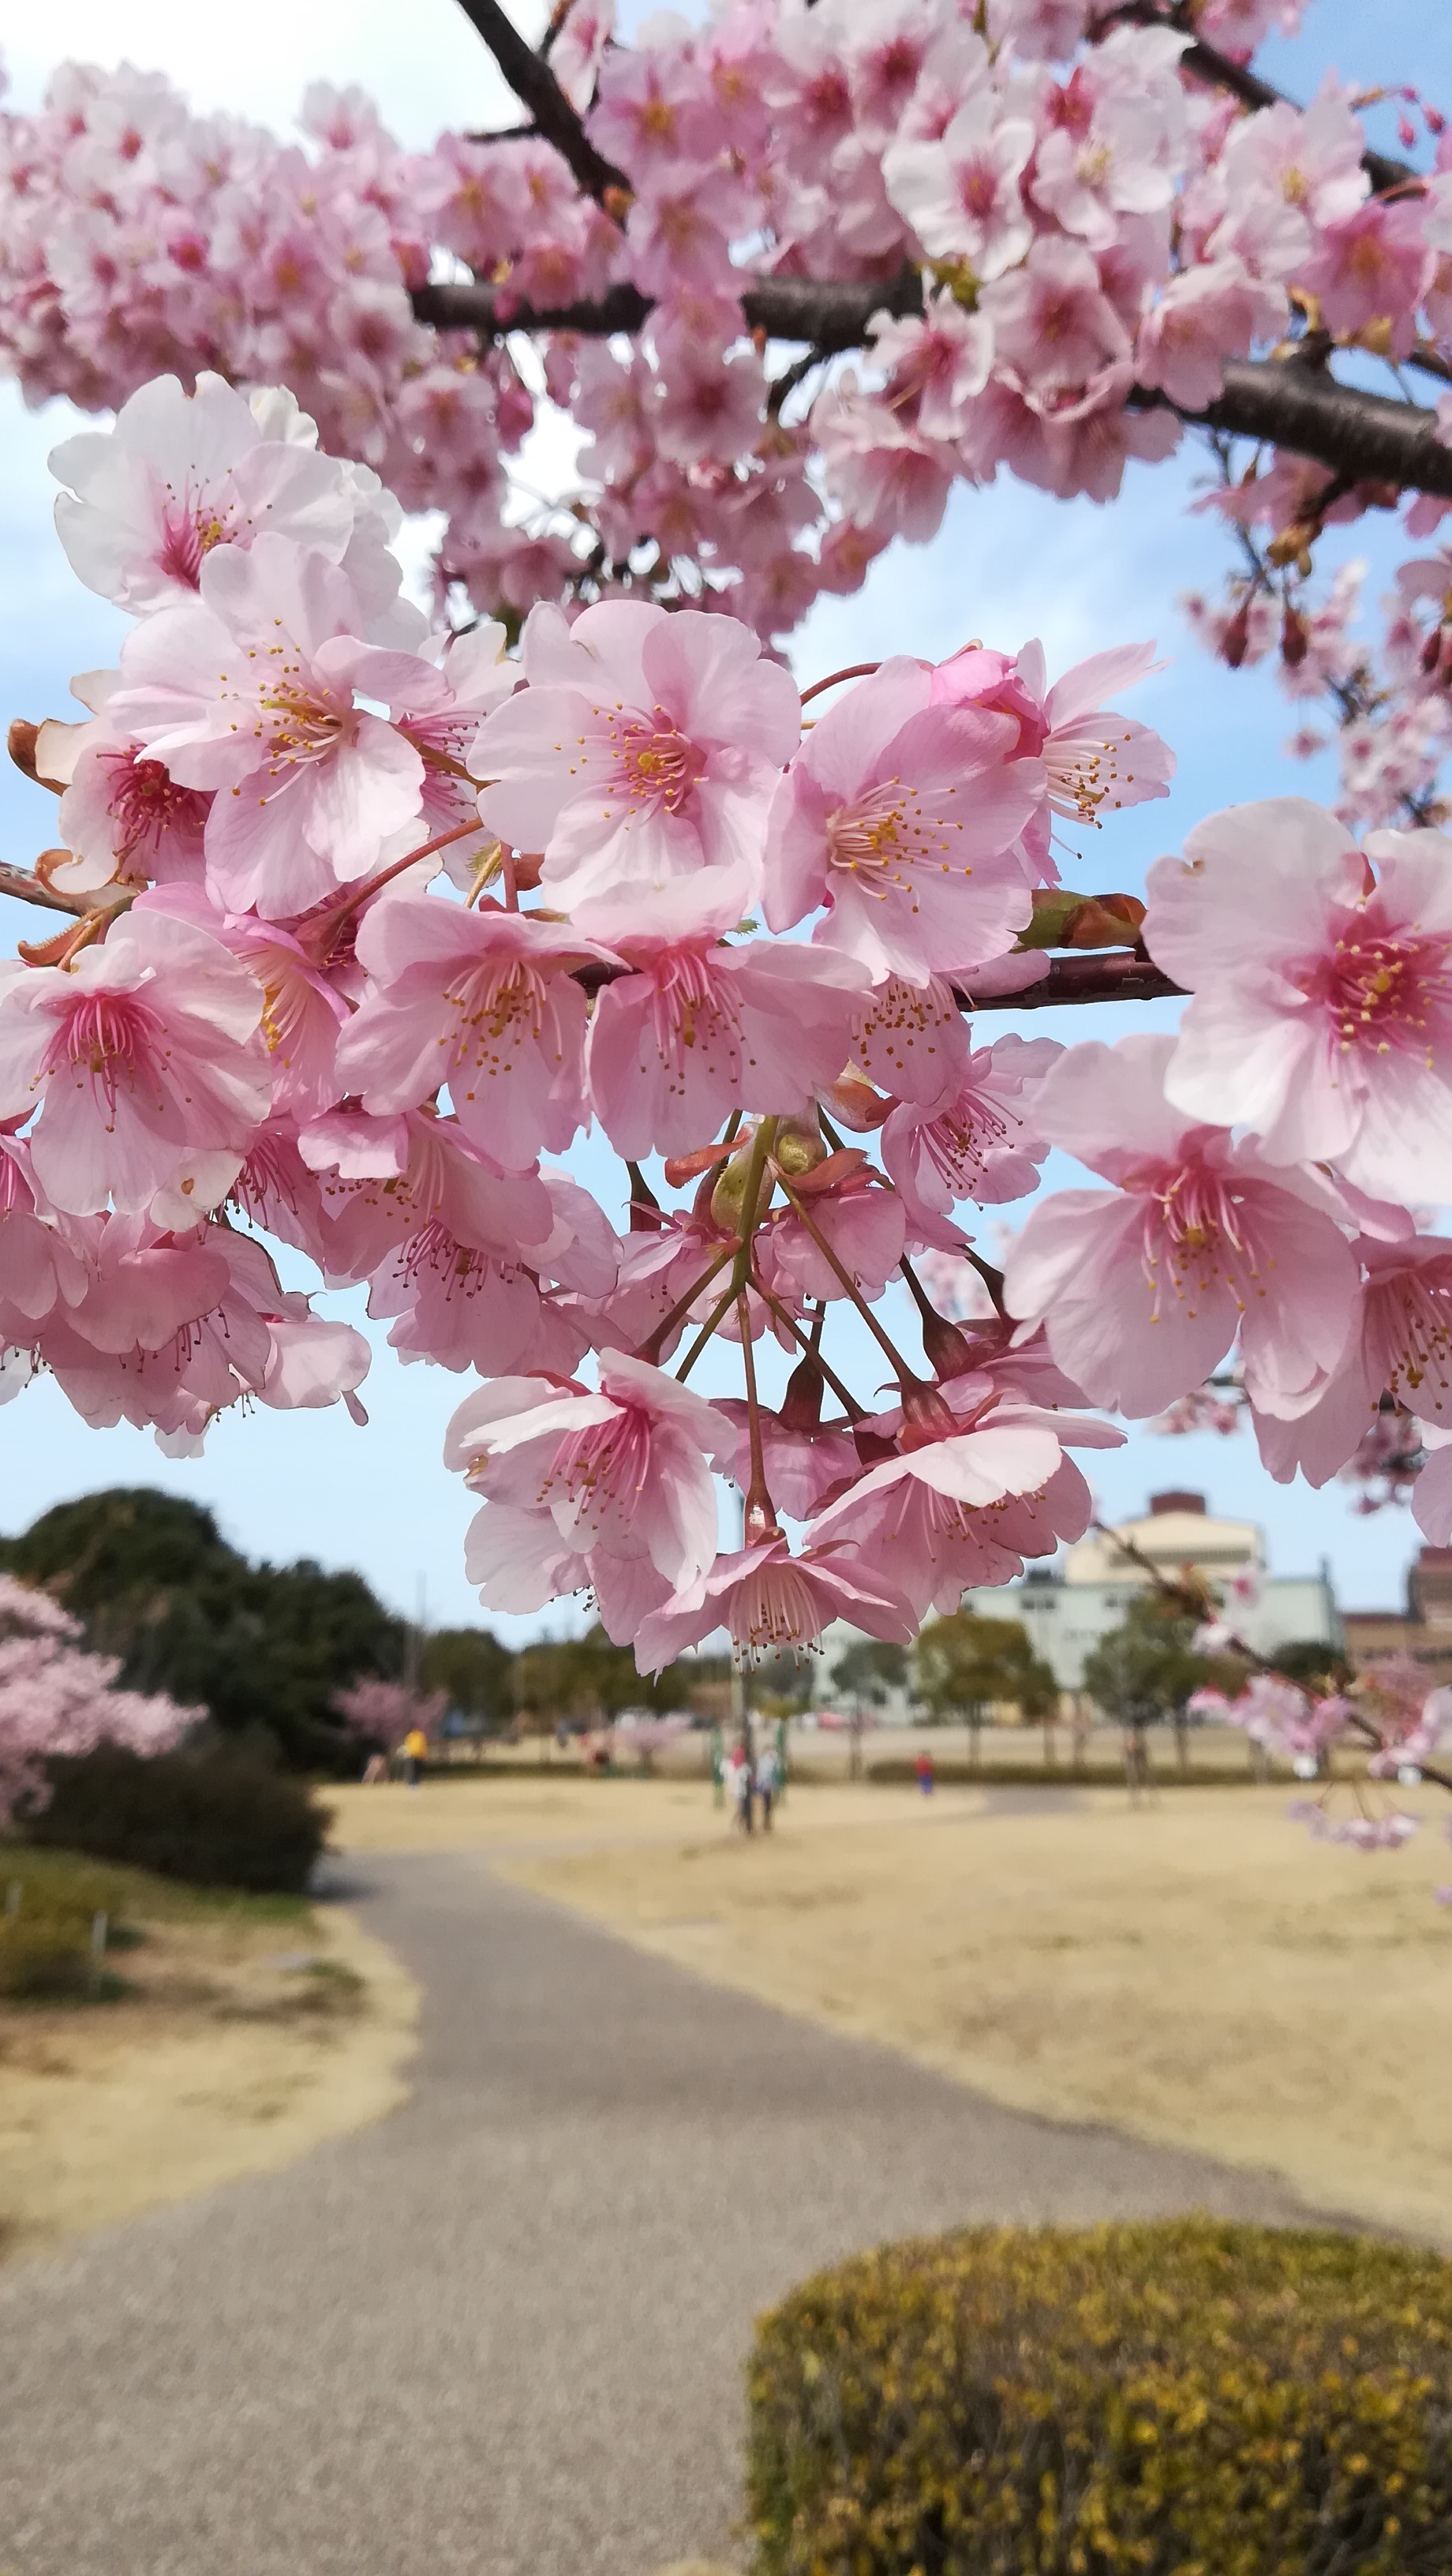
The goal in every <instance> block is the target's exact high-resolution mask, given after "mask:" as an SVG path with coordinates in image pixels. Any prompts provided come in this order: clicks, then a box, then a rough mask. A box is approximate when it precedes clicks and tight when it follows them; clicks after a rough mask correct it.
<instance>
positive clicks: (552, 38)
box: [539, 0, 575, 63]
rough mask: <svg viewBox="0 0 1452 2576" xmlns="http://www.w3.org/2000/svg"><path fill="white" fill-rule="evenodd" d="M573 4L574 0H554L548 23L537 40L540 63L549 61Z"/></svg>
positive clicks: (562, 32) (563, 30)
mask: <svg viewBox="0 0 1452 2576" xmlns="http://www.w3.org/2000/svg"><path fill="white" fill-rule="evenodd" d="M574 5H575V0H555V5H554V7H553V9H552V10H551V11H550V22H549V25H548V26H547V27H546V29H545V31H544V34H543V35H542V36H541V38H540V40H539V58H540V61H541V62H542V63H547V62H548V61H549V58H550V56H551V54H552V53H553V52H554V49H555V47H556V45H557V44H558V42H559V40H560V38H561V36H562V35H563V34H564V32H565V22H566V20H567V19H568V17H569V14H570V11H571V10H572V9H573V7H574Z"/></svg>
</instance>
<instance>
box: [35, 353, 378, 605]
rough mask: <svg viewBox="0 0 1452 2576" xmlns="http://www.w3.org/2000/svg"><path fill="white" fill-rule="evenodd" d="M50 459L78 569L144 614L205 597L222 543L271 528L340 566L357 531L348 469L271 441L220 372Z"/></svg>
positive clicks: (127, 406) (67, 444)
mask: <svg viewBox="0 0 1452 2576" xmlns="http://www.w3.org/2000/svg"><path fill="white" fill-rule="evenodd" d="M50 462H51V471H52V473H53V474H54V475H55V476H56V479H57V481H58V482H60V483H62V484H63V485H68V486H69V489H68V490H64V491H62V493H61V496H60V498H59V500H58V501H57V503H56V526H57V528H58V529H59V531H60V539H61V543H62V545H63V546H64V547H65V549H66V553H67V554H68V556H69V557H70V560H71V563H72V565H73V567H74V569H75V570H76V572H77V573H78V574H79V575H80V577H81V579H82V581H84V582H85V583H87V585H88V586H89V587H90V588H91V589H92V590H99V591H100V592H101V594H102V596H103V597H104V598H106V599H112V600H114V601H115V602H116V604H117V606H118V607H120V608H127V609H131V610H132V611H140V610H146V609H151V608H157V607H160V606H162V605H163V604H164V603H165V602H167V601H169V600H175V599H180V598H185V597H187V596H189V595H190V594H192V593H194V592H195V591H196V589H197V587H198V583H199V578H200V574H201V568H202V563H203V561H204V559H205V557H206V556H207V555H209V554H210V553H211V551H212V548H213V547H214V546H219V545H220V546H226V545H233V546H242V547H246V546H249V545H251V544H253V543H255V541H256V539H257V537H258V536H259V535H260V534H261V533H262V532H263V530H264V529H269V530H271V531H272V532H273V533H274V534H275V535H278V536H282V537H291V538H293V539H295V540H296V541H297V542H298V543H299V544H301V545H306V546H312V547H315V548H317V549H318V550H319V551H320V552H321V553H323V554H326V555H327V556H328V558H329V560H330V561H331V562H334V563H338V562H341V561H342V558H343V556H344V554H345V552H346V550H347V548H348V545H349V542H350V540H351V539H352V537H353V534H354V528H355V522H356V518H357V509H356V505H355V503H354V500H353V498H352V496H351V495H350V493H349V491H348V488H347V477H346V469H345V468H342V467H340V466H339V465H337V464H335V463H334V462H333V460H332V459H331V458H330V457H326V456H322V455H320V454H319V453H318V451H317V449H316V448H311V447H306V446H301V445H298V444H295V443H293V442H291V441H287V440H278V439H269V438H267V437H265V436H264V434H263V431H262V430H261V429H260V428H259V426H258V423H257V421H256V420H255V419H254V417H253V415H252V412H251V410H250V409H249V407H248V405H247V403H246V402H245V401H244V399H243V397H242V396H241V395H240V394H238V393H234V392H233V390H232V387H231V386H230V385H229V384H227V383H225V382H224V380H223V378H222V377H221V376H217V375H210V374H205V373H204V374H202V375H200V376H199V377H198V379H197V388H196V392H195V394H194V395H188V394H186V393H184V392H183V390H182V387H181V386H180V384H178V382H177V380H176V378H175V376H158V377H156V378H155V379H154V380H153V381H152V382H151V383H150V384H147V385H143V386H141V387H140V388H139V390H138V391H137V392H136V393H134V394H133V395H132V396H131V397H130V400H129V401H128V402H125V403H123V404H122V406H121V409H120V411H119V412H118V414H117V416H116V425H115V427H114V429H112V430H109V431H97V430H85V431H82V432H81V433H80V435H79V436H77V437H74V438H68V439H66V440H65V441H64V442H63V444H62V445H61V446H59V447H57V448H56V449H55V450H54V451H53V452H52V455H51V460H50ZM380 551H381V549H380ZM385 560H386V558H385ZM395 586H396V585H395Z"/></svg>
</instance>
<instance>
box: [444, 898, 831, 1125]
mask: <svg viewBox="0 0 1452 2576" xmlns="http://www.w3.org/2000/svg"><path fill="white" fill-rule="evenodd" d="M431 908H432V907H431ZM622 947H623V949H624V952H625V956H626V960H627V963H628V964H629V965H630V966H631V967H632V968H633V969H634V971H633V972H632V973H631V974H629V975H626V976H623V977H622V978H621V979H620V980H619V981H618V982H616V983H613V984H607V985H606V986H605V988H604V990H603V991H602V992H601V993H600V995H599V997H598V999H597V1001H596V1004H595V1014H594V1019H593V1022H592V1025H591V1029H590V1049H589V1085H590V1101H591V1106H592V1107H593V1109H594V1111H595V1114H596V1116H597V1117H598V1119H599V1121H600V1124H601V1126H602V1127H603V1128H604V1130H605V1132H606V1134H607V1136H608V1137H609V1138H610V1141H611V1143H612V1144H613V1145H614V1147H615V1150H616V1152H617V1153H619V1154H624V1155H631V1156H637V1157H638V1156H640V1155H642V1154H648V1153H652V1152H654V1153H663V1154H679V1153H685V1152H688V1151H689V1150H690V1149H691V1148H692V1147H693V1146H696V1145H699V1144H701V1143H702V1142H704V1141H707V1140H709V1139H710V1138H711V1137H712V1136H714V1135H715V1133H716V1131H717V1129H718V1128H719V1127H720V1125H721V1123H722V1121H723V1120H724V1119H725V1118H726V1117H728V1116H729V1114H730V1112H731V1110H732V1109H733V1108H735V1107H736V1106H738V1105H739V1106H741V1107H742V1108H744V1109H747V1110H762V1111H766V1110H771V1111H785V1112H786V1113H788V1114H789V1115H796V1114H799V1113H801V1112H803V1111H805V1110H807V1109H808V1108H810V1106H811V1104H812V1100H813V1096H814V1094H815V1093H817V1092H819V1091H825V1090H827V1089H828V1088H829V1087H830V1085H831V1084H832V1083H833V1082H834V1081H835V1080H836V1077H837V1075H838V1074H839V1073H840V1072H841V1070H842V1068H843V1066H844V1065H845V1063H846V1061H847V1053H848V1049H849V1047H850V1044H851V1038H852V1027H853V1022H854V1020H855V1019H856V1017H857V1015H858V1012H859V1010H860V1008H861V1002H862V992H863V983H864V980H865V979H864V977H863V975H862V971H861V969H860V968H859V967H858V966H857V965H856V964H855V962H854V961H853V960H852V959H850V958H846V957H838V956H834V955H833V954H832V953H831V952H830V951H826V950H817V951H812V950H808V951H806V952H803V951H802V950H801V949H800V948H798V949H787V948H776V947H773V946H771V945H770V944H769V943H768V942H767V941H766V940H761V939H758V940H749V941H747V942H745V943H744V944H743V945H742V946H740V947H734V948H733V947H729V946H726V945H724V944H719V943H718V944H715V945H712V946H707V945H706V944H705V943H704V942H697V943H694V944H692V945H691V946H689V947H686V946H679V945H664V944H662V945H660V946H658V947H656V946H652V945H651V944H650V943H647V942H645V941H643V940H632V941H624V942H622Z"/></svg>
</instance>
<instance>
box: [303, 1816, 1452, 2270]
mask: <svg viewBox="0 0 1452 2576" xmlns="http://www.w3.org/2000/svg"><path fill="white" fill-rule="evenodd" d="M1286 1803H1287V1801H1286V1796H1285V1792H1284V1790H1283V1789H1271V1790H1264V1791H1260V1790H1253V1789H1245V1790H1240V1789H1227V1790H1215V1791H1206V1792H1202V1793H1195V1792H1182V1793H1179V1794H1175V1793H1172V1792H1171V1793H1166V1794H1165V1795H1163V1796H1162V1797H1160V1798H1159V1799H1157V1800H1156V1801H1155V1802H1154V1803H1152V1804H1149V1805H1144V1806H1141V1807H1139V1808H1136V1809H1130V1808H1129V1807H1128V1805H1127V1803H1126V1801H1125V1799H1124V1797H1123V1796H1122V1795H1121V1794H1120V1793H1118V1792H1113V1791H1092V1792H1087V1793H1080V1794H1079V1795H1078V1796H1077V1797H1075V1798H1073V1799H1072V1800H1069V1799H1065V1800H1064V1801H1063V1802H1062V1803H1060V1802H1059V1801H1058V1800H1056V1802H1055V1804H1054V1805H1053V1806H1052V1807H1051V1806H1050V1805H1049V1804H1048V1803H1047V1801H1046V1799H1045V1798H1044V1797H1043V1795H1042V1794H1041V1793H1036V1792H1032V1791H1027V1792H1022V1793H1020V1794H1019V1795H1018V1796H1017V1797H1015V1796H1014V1795H1013V1794H1012V1793H998V1794H997V1795H996V1796H995V1795H993V1794H992V1793H990V1794H989V1795H987V1796H985V1795H984V1794H982V1793H979V1792H976V1791H962V1792H950V1793H939V1795H938V1796H937V1797H936V1798H935V1799H933V1800H932V1801H926V1800H921V1799H917V1798H915V1797H914V1796H913V1794H912V1793H911V1792H903V1791H894V1790H888V1789H874V1788H870V1787H869V1788H866V1789H862V1788H850V1787H847V1786H843V1787H842V1788H840V1789H827V1788H814V1789H812V1790H810V1791H802V1792H799V1793H798V1794H797V1796H796V1797H794V1798H793V1799H792V1800H791V1801H790V1802H789V1804H788V1806H787V1808H786V1810H785V1811H784V1813H783V1815H782V1817H781V1818H780V1820H779V1830H778V1832H777V1833H776V1834H774V1835H773V1837H772V1838H771V1840H770V1841H769V1842H768V1841H766V1840H764V1839H762V1838H758V1839H757V1840H756V1841H755V1842H754V1843H746V1842H744V1841H742V1840H741V1839H740V1838H738V1837H733V1836H732V1835H730V1834H728V1832H727V1831H726V1830H725V1826H724V1822H723V1820H722V1818H721V1817H720V1816H719V1814H717V1813H715V1812H714V1811H713V1809H712V1806H711V1803H710V1793H709V1790H707V1789H704V1788H702V1787H699V1786H693V1785H691V1784H687V1783H674V1782H661V1783H649V1782H635V1781H629V1780H621V1781H575V1782H566V1781H564V1780H554V1781H549V1782H546V1783H542V1784H540V1785H539V1786H538V1787H536V1786H535V1785H534V1784H533V1783H530V1782H527V1781H521V1780H517V1779H515V1780H486V1781H480V1782H473V1781H470V1782H465V1781H441V1782H438V1783H434V1784H430V1785H429V1786H426V1787H425V1788H424V1789H423V1790H422V1791H420V1792H418V1793H417V1794H416V1795H410V1793H409V1792H407V1791H405V1790H401V1789H400V1790H394V1789H391V1788H390V1789H383V1790H376V1791H363V1790H360V1791H356V1792H345V1793H343V1795H342V1796H341V1797H339V1798H338V1800H337V1805H338V1809H339V1819H338V1828H337V1832H338V1839H339V1840H340V1841H341V1842H343V1843H345V1844H346V1845H349V1846H351V1847H352V1848H355V1849H360V1850H361V1849H371V1850H387V1849H391V1850H400V1851H415V1852H417V1851H423V1850H426V1849H429V1848H436V1849H449V1850H455V1851H459V1850H466V1849H470V1848H475V1849H483V1850H488V1851H490V1853H491V1855H492V1858H493V1865H494V1866H495V1867H496V1868H497V1869H498V1870H500V1871H501V1873H502V1874H503V1875H505V1876H507V1877H509V1878H511V1879H513V1880H515V1881H517V1882H518V1883H519V1884H521V1885H524V1886H528V1887H531V1888H535V1889H537V1890H539V1891H540V1892H541V1893H543V1894H545V1895H549V1896H552V1897H555V1898H558V1899H561V1900H563V1901H564V1902H565V1903H567V1904H569V1905H571V1906H574V1907H576V1908H578V1909H580V1910H581V1911H582V1912H584V1913H586V1914H589V1915H591V1916H593V1917H595V1918H597V1919H599V1920H601V1921H603V1922H606V1923H608V1924H610V1925H612V1926H613V1927H614V1928H615V1929H617V1930H618V1931H621V1932H623V1933H624V1934H626V1935H627V1936H628V1937H629V1938H630V1939H631V1940H633V1941H636V1942H638V1943H640V1944H641V1946H642V1947H644V1948H646V1949H648V1950H651V1951H654V1952H656V1953H657V1954H659V1955H660V1956H662V1957H665V1958H669V1959H672V1960H674V1961H676V1962H678V1963H679V1964H680V1965H682V1966H685V1967H689V1968H692V1969H694V1970H695V1971H696V1972H697V1973H698V1974H700V1975H703V1976H706V1977H708V1978H712V1979H715V1980H718V1981H720V1982H721V1983H723V1984H727V1985H733V1986H736V1987H739V1988H741V1989H742V1990H744V1991H746V1992H748V1993H750V1994H754V1995H757V1996H760V1997H762V1998H764V1999H765V2000H767V2001H770V2002H772V2003H776V2004H779V2005H781V2006H783V2007H785V2008H786V2009H788V2010H790V2011H794V2012H800V2013H806V2014H810V2015H812V2016H814V2017H816V2018H817V2019H819V2020H821V2021H824V2022H826V2023H829V2024H830V2025H832V2026H834V2027H836V2028H838V2029H840V2030H845V2031H851V2032H855V2033H858V2034H861V2035H865V2036H869V2037H872V2038H876V2039H879V2040H885V2041H888V2042H890V2043H891V2044H892V2045H894V2046H896V2047H898V2048H901V2049H904V2050H906V2051H908V2052H909V2053H910V2054H911V2055H912V2056H914V2057H916V2058H917V2059H919V2060H920V2061H921V2062H922V2063H924V2064H926V2065H928V2066H931V2067H934V2068H936V2069H938V2070H939V2071H940V2072H944V2073H947V2074H950V2075H952V2076H955V2077H957V2078H959V2079H960V2080H962V2081H964V2082H967V2083H971V2084H973V2085H976V2086H978V2087H980V2088H981V2089H982V2090H983V2091H985V2092H987V2093H989V2094H991V2095H993V2096H995V2097H996V2098H997V2099H998V2100H1000V2101H1002V2102H1005V2103H1009V2104H1012V2105H1014V2106H1015V2107H1017V2108H1020V2109H1025V2110H1032V2111H1039V2112H1043V2113H1047V2114H1050V2115H1052V2116H1056V2117H1061V2118H1068V2119H1071V2120H1072V2119H1077V2120H1083V2121H1092V2122H1101V2121H1102V2122H1105V2123H1107V2124H1110V2125H1112V2126H1114V2127H1116V2128H1119V2129H1122V2130H1126V2131H1129V2132H1130V2133H1132V2134H1134V2135H1137V2136H1139V2137H1142V2138H1147V2139H1152V2140H1157V2141H1162V2142H1166V2143H1172V2144H1177V2145H1185V2146H1193V2147H1195V2148H1197V2149H1199V2150H1200V2151H1201V2152H1203V2153H1206V2154H1211V2155H1215V2156H1220V2157H1223V2158H1225V2159H1226V2160H1227V2161H1229V2162H1232V2163H1237V2164H1240V2165H1243V2166H1256V2167H1261V2168H1263V2169H1264V2168H1269V2169H1271V2170H1272V2171H1275V2172H1277V2173H1279V2174H1281V2175H1283V2176H1285V2177H1286V2178H1287V2179H1288V2180H1289V2181H1290V2182H1291V2183H1292V2184H1294V2185H1295V2186H1296V2188H1298V2189H1299V2190H1300V2191H1302V2192H1303V2193H1305V2194H1306V2195H1307V2197H1308V2198H1309V2199H1311V2200H1312V2201H1314V2202H1316V2203H1318V2204H1319V2205H1321V2206H1322V2207H1324V2208H1327V2209H1329V2210H1335V2211H1344V2212H1350V2213H1356V2214H1358V2215H1360V2216H1362V2217H1364V2218H1367V2219H1372V2220H1376V2221H1379V2222H1381V2223H1383V2224H1388V2225H1391V2226H1395V2227H1405V2228H1407V2229H1410V2230H1413V2231H1415V2232H1417V2233H1418V2234H1420V2235H1425V2236H1430V2237H1433V2238H1436V2239H1438V2240H1440V2241H1445V2242H1452V1915H1449V1913H1448V1912H1446V1911H1444V1910H1443V1909H1442V1908H1441V1907H1439V1906H1438V1905H1436V1904H1435V1903H1434V1901H1433V1898H1432V1893H1431V1891H1432V1888H1433V1887H1434V1885H1436V1884H1437V1883H1438V1882H1439V1881H1440V1880H1442V1879H1443V1878H1444V1877H1446V1876H1448V1875H1452V1871H1449V1865H1448V1859H1447V1854H1446V1849H1445V1845H1444V1843H1443V1840H1442V1835H1441V1832H1440V1830H1439V1828H1440V1823H1441V1810H1440V1808H1439V1807H1438V1806H1437V1805H1436V1804H1435V1803H1434V1802H1433V1800H1432V1798H1431V1794H1430V1793H1426V1800H1425V1803H1426V1809H1427V1815H1428V1824H1429V1830H1428V1831H1427V1832H1426V1833H1424V1834H1423V1835H1422V1836H1420V1837H1419V1838H1418V1839H1417V1840H1416V1841H1415V1842H1414V1843H1413V1844H1411V1845H1410V1846H1409V1847H1408V1848H1407V1849H1406V1850H1404V1851H1403V1852H1401V1853H1400V1854H1373V1855H1369V1856H1368V1855H1363V1854H1360V1853H1356V1852H1352V1851H1348V1850H1345V1849H1342V1848H1338V1847H1335V1846H1330V1845H1327V1844H1315V1843H1312V1842H1310V1841H1309V1839H1308V1838H1307V1837H1306V1835H1305V1833H1304V1831H1303V1830H1302V1829H1301V1828H1299V1827H1298V1826H1295V1825H1292V1824H1291V1823H1289V1822H1288V1821H1287V1819H1286V1813H1285V1810H1286ZM1406 1803H1408V1804H1411V1805H1415V1804H1416V1803H1417V1795H1416V1793H1414V1794H1413V1795H1412V1796H1411V1797H1409V1798H1408V1799H1407V1800H1406Z"/></svg>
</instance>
